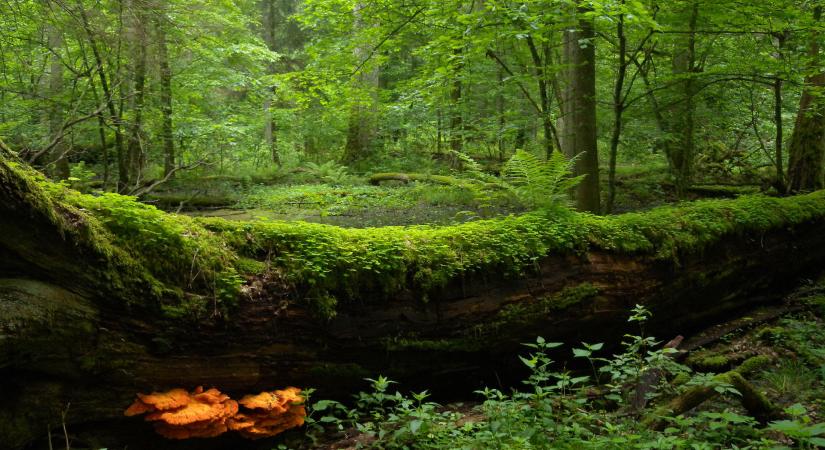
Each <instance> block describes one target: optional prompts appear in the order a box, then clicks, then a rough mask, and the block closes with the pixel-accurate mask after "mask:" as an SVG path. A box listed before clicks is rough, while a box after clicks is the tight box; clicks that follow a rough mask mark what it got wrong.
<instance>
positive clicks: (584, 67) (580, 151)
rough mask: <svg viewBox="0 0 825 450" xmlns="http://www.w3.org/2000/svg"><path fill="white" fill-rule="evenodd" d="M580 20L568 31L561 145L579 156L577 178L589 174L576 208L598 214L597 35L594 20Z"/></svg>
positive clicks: (579, 190) (565, 47) (577, 190)
mask: <svg viewBox="0 0 825 450" xmlns="http://www.w3.org/2000/svg"><path fill="white" fill-rule="evenodd" d="M582 12H583V11H578V13H579V14H581V13H582ZM577 20H578V26H577V28H575V29H569V30H567V31H565V42H564V56H565V64H567V65H568V67H569V68H568V71H567V75H568V76H567V88H566V93H565V95H564V99H565V101H564V114H563V116H564V119H563V121H562V123H563V126H564V129H565V131H564V132H563V133H562V134H563V136H564V137H563V138H562V139H561V142H563V145H565V146H566V149H565V150H564V152H565V153H566V154H567V155H568V156H570V157H577V159H576V163H575V164H576V166H575V172H576V175H585V178H584V180H583V181H582V182H581V184H579V186H578V187H577V188H576V206H577V207H578V208H579V209H580V210H582V211H590V212H595V213H598V212H599V210H600V202H601V200H600V192H599V154H598V148H597V141H596V48H595V47H594V45H595V34H594V31H593V23H592V21H591V20H588V19H584V18H580V19H577Z"/></svg>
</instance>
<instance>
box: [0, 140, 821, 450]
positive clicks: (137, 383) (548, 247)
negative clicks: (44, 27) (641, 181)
mask: <svg viewBox="0 0 825 450" xmlns="http://www.w3.org/2000/svg"><path fill="white" fill-rule="evenodd" d="M823 224H825V194H823V193H822V192H819V193H814V194H809V195H806V196H799V197H795V198H788V199H773V198H765V197H752V198H742V199H738V200H735V201H713V202H702V203H700V204H696V205H686V206H684V207H680V208H670V207H668V208H659V209H657V210H653V211H651V212H648V213H639V214H627V215H623V216H616V217H613V218H599V217H593V216H588V215H580V214H575V213H565V214H561V215H559V216H552V217H548V216H545V215H540V214H533V215H530V214H528V215H524V216H519V217H508V218H502V219H496V220H489V221H479V222H474V223H468V224H463V225H458V226H452V227H443V228H433V227H410V228H401V227H389V228H387V229H365V230H344V229H340V228H336V227H330V226H323V225H315V224H302V223H276V222H272V223H230V222H226V221H220V220H203V221H195V220H192V219H188V218H178V217H175V216H170V215H166V214H163V213H161V212H159V211H156V210H155V209H154V208H151V207H147V206H142V205H139V204H134V202H132V201H131V200H129V199H125V198H122V197H119V196H108V197H107V196H103V197H92V196H82V195H80V194H77V193H74V192H70V191H66V190H64V189H62V188H59V187H56V186H54V185H50V184H49V183H48V182H47V181H45V180H42V179H38V177H37V176H36V175H35V174H33V172H31V171H30V170H28V169H27V168H25V167H24V166H23V165H22V164H20V163H17V162H15V161H14V160H13V156H11V155H3V156H2V157H0V337H2V339H0V379H2V381H3V382H2V383H0V395H1V396H2V398H3V402H2V404H0V436H1V437H2V439H0V448H2V449H6V448H9V449H16V448H24V447H25V446H27V445H36V443H37V442H40V443H43V442H45V439H46V437H47V436H46V430H47V429H48V427H49V425H51V428H52V429H58V428H59V425H60V423H61V420H63V418H64V417H65V421H66V427H67V429H68V430H69V431H70V433H72V436H73V437H74V438H75V439H78V440H79V441H81V442H84V443H86V444H88V446H90V447H91V446H100V447H106V446H110V447H114V446H121V447H122V446H123V445H127V444H128V445H129V446H130V447H132V448H146V447H148V446H150V445H151V446H153V447H155V448H164V447H165V446H169V445H171V444H168V443H165V442H163V441H159V440H158V438H156V437H155V435H154V434H153V433H152V431H151V429H150V428H147V426H146V425H145V424H144V423H142V422H140V421H133V420H127V419H124V418H123V417H122V412H123V409H124V408H125V407H126V406H128V405H129V404H130V403H131V401H132V399H133V398H134V395H135V393H136V392H149V391H154V390H158V391H159V390H167V389H169V388H173V387H182V388H186V389H189V390H191V389H193V388H194V387H196V386H199V385H203V386H205V387H217V388H219V389H220V390H221V391H222V392H226V393H227V394H229V395H232V396H233V397H234V396H235V395H238V396H239V397H240V396H243V395H244V394H247V393H250V392H259V391H262V390H271V389H273V388H278V387H281V386H291V385H294V386H298V387H314V388H318V390H319V391H318V394H317V395H319V396H322V397H323V396H337V397H339V398H346V397H347V396H348V395H349V394H351V393H353V392H356V391H358V390H360V389H364V388H365V387H366V386H365V383H364V382H363V378H364V377H368V376H372V377H374V376H375V375H377V374H379V373H380V374H385V375H388V376H389V377H391V378H393V379H397V380H400V381H402V382H404V383H405V386H406V387H411V388H421V387H425V388H430V389H433V390H435V391H436V394H441V395H449V394H453V395H455V394H456V393H469V392H470V391H472V390H474V389H477V388H480V387H482V386H485V385H489V386H497V385H498V384H499V383H500V382H501V383H507V382H510V381H512V380H515V379H517V378H518V377H520V376H521V375H522V373H521V371H520V368H519V367H518V365H517V364H515V362H516V361H517V360H516V358H515V355H516V354H517V353H519V352H520V351H521V349H520V346H519V343H520V342H526V341H531V340H532V339H533V338H534V337H535V336H536V335H542V336H544V337H546V338H548V339H554V340H566V341H568V342H577V341H580V340H586V341H589V342H594V341H597V340H602V341H604V342H608V343H610V342H615V340H616V339H618V338H620V337H621V335H622V334H623V333H624V332H626V328H625V326H626V316H627V311H628V310H629V309H630V308H631V307H632V305H634V304H636V303H641V304H644V305H647V306H648V307H649V308H650V309H651V310H652V311H653V313H654V316H653V321H652V322H651V328H650V330H651V332H652V333H656V332H657V331H658V332H661V331H666V333H667V334H670V335H672V334H673V333H680V334H685V335H687V334H689V333H690V331H691V330H693V329H695V328H696V327H699V326H701V325H703V324H706V323H707V322H708V321H712V320H714V319H716V318H719V317H723V316H725V315H727V314H730V313H731V312H733V311H736V310H739V309H741V308H745V307H749V306H751V305H753V304H756V303H760V302H768V301H771V300H773V299H776V298H779V297H780V296H781V295H782V294H783V293H785V292H786V291H787V290H788V289H789V288H791V287H792V286H793V285H794V284H795V282H796V280H798V279H799V278H800V277H802V276H805V275H807V274H809V273H812V272H813V271H816V270H818V269H819V267H821V264H822V263H823V260H825V235H823V233H821V229H822V226H823ZM67 405H68V408H67ZM227 439H230V438H227ZM243 445H244V444H240V443H235V442H228V441H226V440H224V439H223V438H218V439H217V440H216V441H214V442H212V441H210V442H209V443H203V444H202V445H201V446H199V448H228V447H233V448H243ZM210 446H211V447H210ZM172 448H175V447H172Z"/></svg>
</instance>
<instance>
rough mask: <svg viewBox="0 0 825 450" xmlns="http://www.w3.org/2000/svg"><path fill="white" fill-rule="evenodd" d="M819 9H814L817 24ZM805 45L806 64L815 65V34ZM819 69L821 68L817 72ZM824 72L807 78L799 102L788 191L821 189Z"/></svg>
mask: <svg viewBox="0 0 825 450" xmlns="http://www.w3.org/2000/svg"><path fill="white" fill-rule="evenodd" d="M821 17H822V7H821V6H816V7H815V8H814V21H815V22H817V23H819V22H820V19H821ZM812 34H813V35H812V36H811V40H810V42H809V45H808V56H809V58H810V62H809V64H811V65H814V66H816V65H817V61H818V58H820V56H819V47H820V46H819V33H817V32H812ZM820 70H821V69H820ZM823 89H825V72H822V71H820V72H819V73H817V74H815V75H812V76H808V77H806V79H805V87H804V88H803V90H802V98H801V99H800V100H799V112H798V113H797V115H796V124H795V125H794V130H793V134H791V143H790V147H789V148H788V189H789V190H790V191H791V192H805V191H814V190H817V189H822V188H823V187H825V101H823V99H822V91H823Z"/></svg>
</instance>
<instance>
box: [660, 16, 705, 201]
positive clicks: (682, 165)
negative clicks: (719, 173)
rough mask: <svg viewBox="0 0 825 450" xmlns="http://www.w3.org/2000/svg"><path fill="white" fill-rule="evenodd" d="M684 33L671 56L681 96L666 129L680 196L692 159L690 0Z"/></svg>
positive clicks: (692, 21) (693, 21)
mask: <svg viewBox="0 0 825 450" xmlns="http://www.w3.org/2000/svg"><path fill="white" fill-rule="evenodd" d="M687 14H689V19H688V33H687V34H686V36H685V38H684V42H679V43H678V44H677V49H676V52H675V54H674V55H673V74H674V75H676V76H678V77H682V80H681V81H680V82H679V83H678V84H677V86H678V87H679V95H680V96H681V97H682V98H681V100H680V101H678V102H676V103H675V104H674V106H673V107H672V108H671V117H670V122H671V126H670V131H671V132H672V133H673V134H674V135H675V138H671V139H669V141H668V144H667V146H666V149H667V154H668V161H669V163H670V167H671V170H672V172H673V175H674V179H675V185H676V195H677V196H678V197H679V198H684V196H685V194H686V193H687V189H688V187H690V183H691V179H692V177H693V160H694V158H695V143H694V140H693V130H694V114H695V106H694V97H695V96H696V82H695V80H694V79H693V78H694V75H693V74H694V73H695V72H696V23H697V20H698V17H699V3H698V2H696V1H695V0H691V1H690V2H689V5H688V11H687Z"/></svg>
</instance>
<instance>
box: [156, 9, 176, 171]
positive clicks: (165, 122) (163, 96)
mask: <svg viewBox="0 0 825 450" xmlns="http://www.w3.org/2000/svg"><path fill="white" fill-rule="evenodd" d="M155 36H156V37H157V46H158V68H159V69H160V113H161V116H162V120H161V130H160V137H161V140H162V141H163V174H164V175H169V174H170V173H171V172H172V170H174V168H175V138H174V135H173V130H174V128H173V125H172V69H171V67H169V49H168V47H167V44H166V28H165V23H164V20H163V18H162V17H156V18H155Z"/></svg>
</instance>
